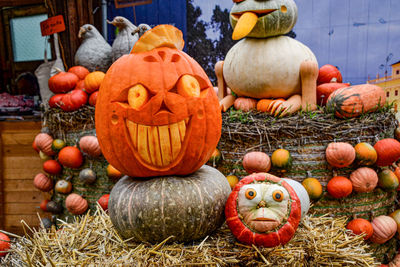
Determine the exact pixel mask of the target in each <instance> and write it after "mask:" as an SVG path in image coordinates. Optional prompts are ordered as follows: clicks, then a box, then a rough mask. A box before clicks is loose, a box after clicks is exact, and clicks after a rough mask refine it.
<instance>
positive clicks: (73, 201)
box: [65, 193, 89, 215]
mask: <svg viewBox="0 0 400 267" xmlns="http://www.w3.org/2000/svg"><path fill="white" fill-rule="evenodd" d="M65 207H66V208H67V210H68V211H69V212H71V213H72V214H75V215H81V214H83V213H85V211H87V209H88V207H89V205H88V202H87V200H86V199H84V198H83V197H81V196H80V195H78V194H75V193H72V194H69V195H68V196H67V198H66V199H65Z"/></svg>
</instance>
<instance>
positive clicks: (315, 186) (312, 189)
mask: <svg viewBox="0 0 400 267" xmlns="http://www.w3.org/2000/svg"><path fill="white" fill-rule="evenodd" d="M301 184H302V185H303V186H304V188H305V189H306V191H307V193H308V195H309V196H310V198H311V199H319V198H320V197H321V196H322V193H323V190H322V185H321V183H320V182H319V181H318V179H316V178H312V177H309V178H306V179H304V180H303V182H301Z"/></svg>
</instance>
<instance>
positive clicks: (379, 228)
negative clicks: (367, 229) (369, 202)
mask: <svg viewBox="0 0 400 267" xmlns="http://www.w3.org/2000/svg"><path fill="white" fill-rule="evenodd" d="M371 224H372V227H373V228H374V233H373V235H372V236H371V238H370V240H371V241H372V242H374V243H377V244H383V243H385V242H386V241H388V240H389V239H391V238H392V237H393V236H394V235H395V234H396V232H397V223H396V221H395V220H394V219H393V218H392V217H390V216H386V215H381V216H378V217H376V218H375V219H373V220H372V223H371Z"/></svg>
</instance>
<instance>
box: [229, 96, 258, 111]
mask: <svg viewBox="0 0 400 267" xmlns="http://www.w3.org/2000/svg"><path fill="white" fill-rule="evenodd" d="M233 106H234V107H235V109H237V110H241V111H246V112H247V111H250V110H253V109H256V106H257V100H255V99H253V98H248V97H238V98H236V100H235V102H234V103H233Z"/></svg>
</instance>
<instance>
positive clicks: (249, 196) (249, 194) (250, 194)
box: [244, 188, 257, 199]
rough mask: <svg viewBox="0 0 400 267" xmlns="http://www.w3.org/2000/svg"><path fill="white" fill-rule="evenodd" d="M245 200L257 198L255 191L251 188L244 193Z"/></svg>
mask: <svg viewBox="0 0 400 267" xmlns="http://www.w3.org/2000/svg"><path fill="white" fill-rule="evenodd" d="M244 194H245V196H246V198H247V199H253V198H255V197H256V196H257V191H256V190H255V189H253V188H249V189H247V190H246V192H245V193H244Z"/></svg>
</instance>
